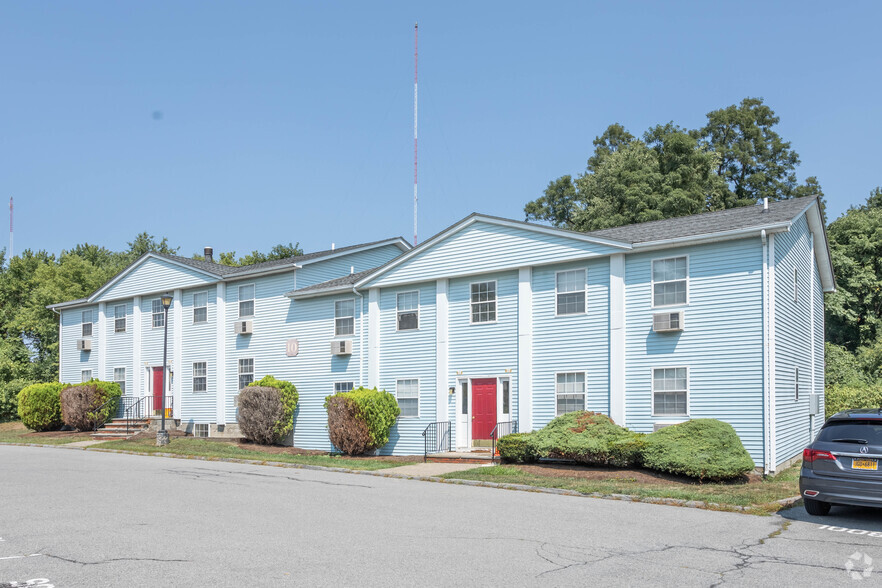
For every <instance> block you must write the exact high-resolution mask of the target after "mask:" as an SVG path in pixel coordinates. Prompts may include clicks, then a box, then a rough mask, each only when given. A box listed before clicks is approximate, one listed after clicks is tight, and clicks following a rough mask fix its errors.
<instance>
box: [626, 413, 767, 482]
mask: <svg viewBox="0 0 882 588" xmlns="http://www.w3.org/2000/svg"><path fill="white" fill-rule="evenodd" d="M643 463H644V465H645V466H646V467H648V468H650V469H653V470H658V471H660V472H669V473H671V474H679V475H683V476H689V477H690V478H698V479H699V480H711V481H717V480H729V479H732V478H738V477H740V476H743V475H744V474H746V473H747V472H749V471H751V470H752V469H753V468H754V463H753V460H752V459H751V458H750V454H749V453H747V450H746V449H744V445H742V444H741V440H740V439H739V438H738V435H737V434H736V433H735V429H733V428H732V425H730V424H728V423H724V422H722V421H718V420H716V419H695V420H691V421H686V422H685V423H680V424H677V425H671V426H669V427H665V428H663V429H659V430H658V431H656V432H655V433H651V434H649V435H646V437H645V447H644V448H643Z"/></svg>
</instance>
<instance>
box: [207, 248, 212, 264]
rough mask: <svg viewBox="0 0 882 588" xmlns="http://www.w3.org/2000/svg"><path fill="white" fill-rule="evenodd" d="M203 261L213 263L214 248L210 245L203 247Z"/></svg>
mask: <svg viewBox="0 0 882 588" xmlns="http://www.w3.org/2000/svg"><path fill="white" fill-rule="evenodd" d="M205 261H207V262H208V263H214V249H212V248H211V247H206V248H205Z"/></svg>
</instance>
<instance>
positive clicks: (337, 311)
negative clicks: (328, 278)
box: [334, 299, 355, 337]
mask: <svg viewBox="0 0 882 588" xmlns="http://www.w3.org/2000/svg"><path fill="white" fill-rule="evenodd" d="M353 333H355V300H354V299H349V300H338V301H336V302H335V303H334V335H335V336H337V337H340V336H343V335H352V334H353Z"/></svg>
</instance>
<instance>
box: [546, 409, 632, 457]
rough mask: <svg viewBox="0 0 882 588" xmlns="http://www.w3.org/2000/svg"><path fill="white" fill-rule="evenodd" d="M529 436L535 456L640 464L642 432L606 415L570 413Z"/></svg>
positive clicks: (582, 412)
mask: <svg viewBox="0 0 882 588" xmlns="http://www.w3.org/2000/svg"><path fill="white" fill-rule="evenodd" d="M531 437H532V439H531V444H532V446H533V447H534V448H535V451H536V455H537V456H538V457H548V458H554V459H569V460H572V461H575V462H578V463H584V464H592V465H606V466H616V467H629V466H639V465H640V463H641V452H642V449H643V435H642V434H640V433H634V432H632V431H629V430H628V429H626V428H624V427H620V426H618V425H617V424H615V423H614V422H612V420H611V419H610V418H609V417H608V416H606V415H605V414H600V413H596V412H588V411H577V412H570V413H567V414H564V415H561V416H559V417H557V418H555V419H554V420H552V421H551V422H550V423H548V424H547V425H546V426H545V428H543V429H542V430H540V431H536V432H535V433H532V435H531Z"/></svg>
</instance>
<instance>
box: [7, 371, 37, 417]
mask: <svg viewBox="0 0 882 588" xmlns="http://www.w3.org/2000/svg"><path fill="white" fill-rule="evenodd" d="M33 383H34V382H32V381H31V380H10V381H9V382H2V383H0V423H5V422H7V421H17V420H18V393H19V392H21V391H22V390H23V389H24V388H25V387H26V386H30V385H31V384H33Z"/></svg>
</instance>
